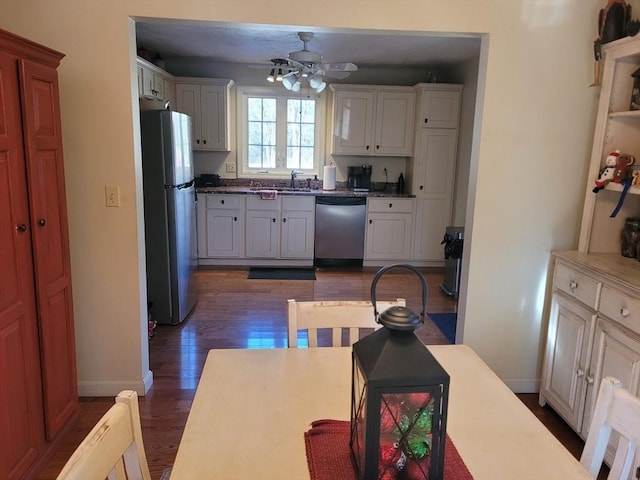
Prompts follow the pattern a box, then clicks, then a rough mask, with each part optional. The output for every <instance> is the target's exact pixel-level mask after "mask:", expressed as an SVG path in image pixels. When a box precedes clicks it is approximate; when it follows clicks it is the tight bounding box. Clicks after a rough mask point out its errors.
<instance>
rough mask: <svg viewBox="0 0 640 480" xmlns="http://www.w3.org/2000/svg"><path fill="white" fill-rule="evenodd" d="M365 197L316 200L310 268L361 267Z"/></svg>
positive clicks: (323, 197)
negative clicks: (312, 255) (313, 242)
mask: <svg viewBox="0 0 640 480" xmlns="http://www.w3.org/2000/svg"><path fill="white" fill-rule="evenodd" d="M366 215H367V199H366V197H338V196H328V195H327V196H322V195H321V196H317V197H316V231H315V247H314V248H315V254H314V265H315V266H317V267H323V266H325V267H326V266H362V257H363V256H364V230H365V221H366Z"/></svg>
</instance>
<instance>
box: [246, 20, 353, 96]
mask: <svg viewBox="0 0 640 480" xmlns="http://www.w3.org/2000/svg"><path fill="white" fill-rule="evenodd" d="M298 37H299V38H300V40H301V41H302V45H303V47H302V50H299V51H297V52H291V53H289V55H288V56H287V57H286V58H285V57H281V58H272V59H271V65H249V66H250V67H252V68H271V72H270V73H269V76H268V77H267V80H268V81H270V82H274V81H282V85H283V86H284V88H286V89H287V90H292V91H294V92H298V91H300V87H301V85H302V81H303V80H304V79H305V78H306V79H307V81H308V82H309V86H310V87H311V88H313V89H314V90H315V91H316V92H318V93H320V92H322V91H323V90H324V89H325V87H326V86H327V84H326V82H325V81H324V80H323V77H331V78H347V77H348V76H349V74H350V73H351V72H355V71H357V70H358V67H357V66H356V65H355V64H353V63H350V62H346V63H322V55H320V54H319V53H317V52H312V51H310V50H309V49H308V48H307V43H308V42H309V41H310V40H311V39H312V38H313V33H311V32H298Z"/></svg>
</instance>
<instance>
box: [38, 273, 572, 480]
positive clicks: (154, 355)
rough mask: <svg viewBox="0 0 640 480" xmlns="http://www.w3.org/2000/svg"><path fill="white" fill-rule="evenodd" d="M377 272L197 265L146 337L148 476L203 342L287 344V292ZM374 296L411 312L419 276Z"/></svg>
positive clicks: (426, 332) (303, 292)
mask: <svg viewBox="0 0 640 480" xmlns="http://www.w3.org/2000/svg"><path fill="white" fill-rule="evenodd" d="M375 273H376V271H375V270H368V269H365V271H362V270H360V269H319V270H318V271H317V272H316V276H317V279H316V280H315V281H304V280H298V281H293V280H276V281H273V280H272V281H268V280H247V271H246V270H227V269H224V270H223V269H206V270H200V271H199V272H198V274H197V280H198V284H199V288H200V297H199V300H198V304H197V306H196V308H195V310H194V312H193V313H192V315H191V316H190V317H189V318H188V319H187V320H186V321H185V322H184V323H183V324H181V325H179V326H162V325H160V326H158V328H157V330H156V334H155V336H154V337H153V338H152V339H151V340H150V341H149V361H150V368H151V370H152V371H153V374H154V383H153V386H152V388H151V389H150V391H149V392H148V394H147V395H146V396H144V397H140V414H141V421H142V429H143V436H144V442H145V448H146V452H147V458H148V462H149V467H150V470H151V476H152V478H153V479H159V478H161V476H162V474H163V472H165V470H166V469H167V468H169V467H170V466H171V464H172V462H173V460H174V458H175V455H176V452H177V447H178V444H179V442H180V438H181V435H182V430H183V428H184V425H185V423H186V420H187V415H188V414H189V408H190V406H191V401H192V400H193V396H194V393H195V389H196V387H197V384H198V379H199V377H200V372H201V370H202V367H203V365H204V361H205V357H206V354H207V352H208V350H210V349H212V348H274V347H275V348H280V347H286V346H287V343H286V338H287V334H286V316H285V312H286V300H287V299H289V298H295V299H296V300H333V299H342V300H345V299H348V300H368V299H369V298H370V288H371V281H372V278H373V276H374V275H375ZM425 278H426V279H427V284H428V287H429V296H428V303H427V312H431V313H439V312H455V311H456V308H457V305H456V301H455V300H454V299H452V298H450V297H448V296H447V295H445V294H444V293H443V292H442V291H441V290H440V288H439V285H440V283H441V279H442V276H441V275H440V274H439V273H428V272H427V273H425ZM376 298H377V299H378V300H391V299H395V298H405V299H406V300H407V306H408V307H409V308H411V309H412V310H413V311H414V312H416V313H417V312H419V311H420V310H421V288H420V282H419V281H418V278H417V277H416V276H415V275H414V274H413V273H411V272H408V271H407V270H396V271H394V270H392V271H390V272H387V273H385V274H384V275H383V276H382V277H380V280H379V282H378V285H377V291H376ZM417 335H418V337H419V338H420V339H421V340H422V341H423V342H424V343H425V344H427V345H429V344H447V343H448V341H447V339H446V338H445V337H444V335H442V333H441V332H440V331H439V330H438V328H437V327H436V326H435V325H434V324H433V323H431V321H426V322H425V325H424V326H423V327H420V329H419V330H418V331H417ZM519 397H520V398H521V399H522V401H523V402H524V403H525V404H526V405H527V407H529V408H530V409H531V410H532V411H533V413H534V414H535V415H536V416H537V417H538V418H539V419H540V420H541V421H542V422H543V423H544V424H545V425H546V426H547V427H548V428H549V429H550V430H551V431H552V432H553V433H554V435H556V437H557V438H558V439H559V440H560V441H561V442H562V443H563V445H565V447H566V448H567V449H569V450H570V451H571V452H572V454H573V455H575V456H576V457H579V455H580V453H581V451H582V447H583V442H582V440H581V439H580V438H579V437H578V435H576V434H575V433H574V432H573V431H572V430H571V429H570V428H569V427H568V426H567V425H566V424H565V423H564V422H563V421H562V419H560V417H558V415H556V414H555V413H554V412H553V410H551V409H550V408H548V407H545V408H542V407H540V406H539V405H538V404H537V395H535V394H525V395H519ZM112 404H113V398H111V397H109V398H82V399H81V413H80V416H79V419H78V421H77V423H76V424H75V426H74V428H73V429H72V430H71V432H70V433H69V435H68V436H67V438H66V439H65V441H64V443H63V444H62V445H61V447H60V448H59V449H58V451H57V452H56V453H55V455H54V456H53V457H52V458H51V460H50V461H49V462H48V463H47V465H46V467H45V469H44V470H43V472H42V474H41V475H40V476H39V477H38V478H40V479H43V480H45V479H55V478H56V476H57V474H58V473H59V471H60V469H61V468H62V467H63V465H64V463H65V462H66V460H67V459H68V458H69V456H70V455H71V453H72V452H73V451H74V450H75V448H76V447H77V445H78V444H79V443H80V442H81V441H82V439H83V438H84V436H85V435H86V434H87V433H88V432H89V430H91V428H92V427H93V425H94V424H95V423H96V422H97V421H98V420H99V418H100V417H101V416H102V415H103V414H104V412H106V410H107V409H108V408H109V407H110V406H111V405H112ZM301 438H302V437H301ZM301 441H302V440H301Z"/></svg>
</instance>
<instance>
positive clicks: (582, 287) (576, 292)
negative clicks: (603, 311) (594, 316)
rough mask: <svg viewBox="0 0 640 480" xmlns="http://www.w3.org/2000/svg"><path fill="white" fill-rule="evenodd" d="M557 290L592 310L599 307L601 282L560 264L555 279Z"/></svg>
mask: <svg viewBox="0 0 640 480" xmlns="http://www.w3.org/2000/svg"><path fill="white" fill-rule="evenodd" d="M553 284H554V286H555V288H557V289H558V290H560V291H563V292H565V293H567V294H568V295H570V296H572V297H574V298H575V299H577V300H579V301H581V302H582V303H584V304H585V305H587V306H588V307H590V308H593V309H596V308H597V306H598V293H599V291H600V282H597V281H596V280H594V279H593V278H591V277H589V276H587V275H584V274H582V273H580V272H577V271H575V270H573V269H572V268H570V267H568V266H567V265H564V264H562V263H559V264H558V265H557V266H556V273H555V276H554V279H553Z"/></svg>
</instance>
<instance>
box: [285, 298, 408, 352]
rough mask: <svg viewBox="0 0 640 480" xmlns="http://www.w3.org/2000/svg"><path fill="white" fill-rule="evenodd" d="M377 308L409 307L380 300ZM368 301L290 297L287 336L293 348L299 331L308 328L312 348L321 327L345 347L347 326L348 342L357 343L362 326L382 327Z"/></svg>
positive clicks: (400, 300)
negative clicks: (343, 335) (344, 333)
mask: <svg viewBox="0 0 640 480" xmlns="http://www.w3.org/2000/svg"><path fill="white" fill-rule="evenodd" d="M377 304H378V305H377V308H378V311H384V310H386V309H387V308H389V307H392V306H406V301H405V299H403V298H399V299H397V300H396V301H380V302H377ZM373 312H374V309H373V305H372V304H371V302H369V301H354V300H334V301H313V302H297V301H296V300H294V299H291V300H287V336H288V342H289V347H290V348H297V347H298V331H299V330H306V331H307V338H308V341H309V347H317V346H318V330H323V329H331V346H336V347H338V346H342V334H343V329H348V338H349V340H348V341H349V345H352V344H353V343H355V342H357V341H358V340H359V337H360V333H361V329H369V330H371V331H373V330H376V329H378V328H380V324H378V323H376V321H375V317H374V314H373Z"/></svg>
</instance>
